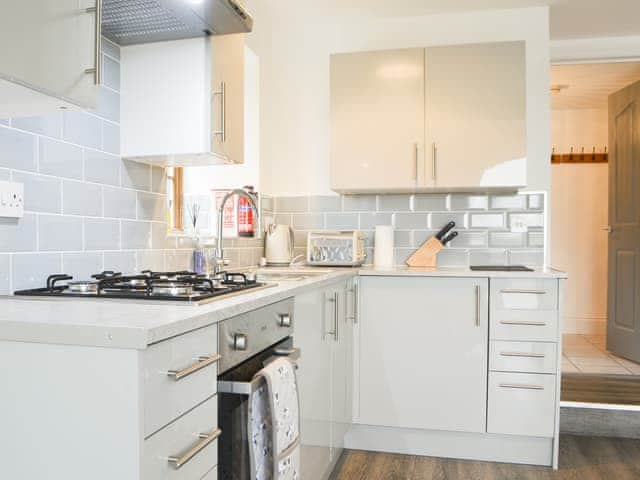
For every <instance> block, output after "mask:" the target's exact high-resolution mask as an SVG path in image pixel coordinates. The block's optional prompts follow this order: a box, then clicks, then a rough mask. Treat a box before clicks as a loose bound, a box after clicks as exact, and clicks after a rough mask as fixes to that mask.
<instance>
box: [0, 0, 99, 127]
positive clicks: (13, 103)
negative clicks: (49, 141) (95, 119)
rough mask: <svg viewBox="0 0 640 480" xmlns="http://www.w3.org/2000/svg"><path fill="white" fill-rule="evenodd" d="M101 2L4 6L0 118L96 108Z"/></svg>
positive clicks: (42, 0)
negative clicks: (61, 109)
mask: <svg viewBox="0 0 640 480" xmlns="http://www.w3.org/2000/svg"><path fill="white" fill-rule="evenodd" d="M100 5H101V4H100V0H80V1H78V0H34V1H28V2H22V1H19V2H3V5H2V15H0V118H2V117H9V116H16V117H17V116H33V115H41V114H46V113H50V112H52V111H56V110H59V109H60V108H66V109H77V108H96V107H97V102H98V84H99V83H100V22H97V21H96V20H97V18H98V16H99V14H100V8H99V7H100Z"/></svg>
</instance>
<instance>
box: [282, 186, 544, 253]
mask: <svg viewBox="0 0 640 480" xmlns="http://www.w3.org/2000/svg"><path fill="white" fill-rule="evenodd" d="M274 205H275V209H274V212H273V217H274V220H275V222H276V223H284V224H288V225H291V226H292V227H293V229H294V230H295V238H296V242H295V247H296V254H297V255H300V254H304V253H305V245H306V235H307V233H308V232H309V231H310V230H316V229H318V230H323V229H324V230H333V229H335V230H338V229H349V230H351V229H360V230H362V231H363V233H364V235H365V247H366V251H367V263H372V261H373V238H374V230H375V227H376V225H393V226H394V227H395V249H396V250H395V259H396V263H397V264H404V262H405V260H406V259H407V258H408V257H409V256H410V255H411V254H412V253H413V252H414V251H415V250H416V248H418V247H420V246H421V245H422V244H423V243H424V242H425V241H426V240H427V239H428V238H429V237H431V236H433V235H434V234H435V233H437V231H438V230H439V229H440V228H441V227H443V226H444V225H446V224H447V223H448V222H449V221H451V220H453V221H455V222H456V224H457V225H456V230H458V232H459V235H458V237H457V238H456V239H454V240H453V241H452V242H451V244H449V245H447V247H446V248H445V249H444V250H443V251H442V252H441V253H440V254H439V256H438V265H440V266H466V265H469V264H509V263H511V264H520V263H523V264H525V265H531V266H541V265H542V264H543V262H544V231H543V226H544V195H542V194H526V193H523V194H509V195H504V194H503V195H493V194H462V193H451V194H447V193H435V194H415V195H412V194H403V195H398V194H394V195H370V194H369V195H343V196H338V195H335V196H317V197H286V198H276V199H275V201H274ZM512 219H517V220H518V221H524V222H526V223H527V224H528V225H529V227H528V231H527V232H512V231H511V227H510V226H511V224H510V220H512Z"/></svg>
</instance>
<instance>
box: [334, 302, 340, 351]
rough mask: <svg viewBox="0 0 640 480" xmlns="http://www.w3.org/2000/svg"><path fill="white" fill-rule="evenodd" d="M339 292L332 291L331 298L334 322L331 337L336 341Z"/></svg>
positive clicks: (338, 328)
mask: <svg viewBox="0 0 640 480" xmlns="http://www.w3.org/2000/svg"><path fill="white" fill-rule="evenodd" d="M339 295H340V294H339V293H338V292H334V294H333V298H334V299H335V300H334V302H333V306H334V311H333V322H334V330H335V333H334V335H333V339H334V340H335V341H336V342H337V341H338V337H339V335H340V322H339V320H338V318H339V317H340V296H339Z"/></svg>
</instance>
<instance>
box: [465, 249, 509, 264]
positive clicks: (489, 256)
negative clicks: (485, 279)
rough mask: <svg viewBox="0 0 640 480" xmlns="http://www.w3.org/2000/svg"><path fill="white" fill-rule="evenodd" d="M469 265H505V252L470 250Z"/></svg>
mask: <svg viewBox="0 0 640 480" xmlns="http://www.w3.org/2000/svg"><path fill="white" fill-rule="evenodd" d="M469 255H470V260H469V261H470V264H471V265H506V264H507V251H506V250H470V251H469Z"/></svg>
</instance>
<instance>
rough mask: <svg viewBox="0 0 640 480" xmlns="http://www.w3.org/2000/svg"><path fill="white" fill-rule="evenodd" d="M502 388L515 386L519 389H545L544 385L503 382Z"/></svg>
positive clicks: (514, 387)
mask: <svg viewBox="0 0 640 480" xmlns="http://www.w3.org/2000/svg"><path fill="white" fill-rule="evenodd" d="M500 388H513V389H517V390H544V387H543V386H542V385H525V384H522V385H521V384H517V383H501V384H500Z"/></svg>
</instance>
